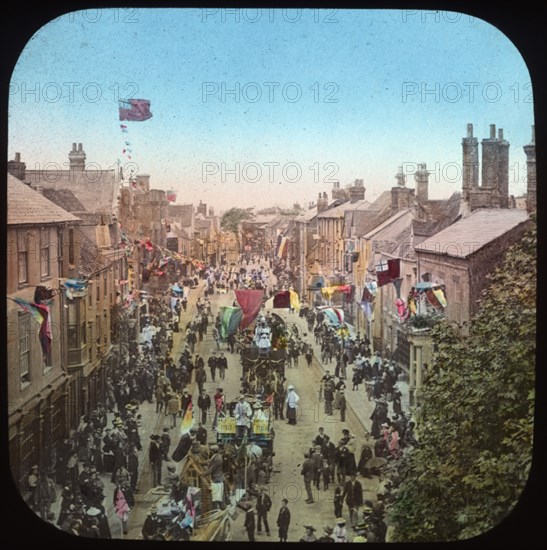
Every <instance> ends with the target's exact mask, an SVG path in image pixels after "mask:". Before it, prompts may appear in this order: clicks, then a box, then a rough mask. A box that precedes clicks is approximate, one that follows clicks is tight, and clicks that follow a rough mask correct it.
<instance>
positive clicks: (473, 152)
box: [462, 124, 479, 202]
mask: <svg viewBox="0 0 547 550" xmlns="http://www.w3.org/2000/svg"><path fill="white" fill-rule="evenodd" d="M462 149H463V177H462V195H463V197H462V198H463V201H464V202H469V194H470V192H471V191H472V190H474V189H477V188H478V187H479V142H478V140H477V138H476V137H473V124H468V125H467V137H464V138H463V139H462Z"/></svg>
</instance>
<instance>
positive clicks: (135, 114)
mask: <svg viewBox="0 0 547 550" xmlns="http://www.w3.org/2000/svg"><path fill="white" fill-rule="evenodd" d="M151 117H152V113H151V112H150V101H149V100H148V99H130V100H129V101H120V120H132V121H136V122H140V121H143V120H148V119H149V118H151Z"/></svg>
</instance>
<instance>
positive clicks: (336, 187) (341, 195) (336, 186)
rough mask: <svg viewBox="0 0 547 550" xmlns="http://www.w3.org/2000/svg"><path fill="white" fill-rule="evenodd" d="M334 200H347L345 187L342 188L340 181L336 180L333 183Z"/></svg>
mask: <svg viewBox="0 0 547 550" xmlns="http://www.w3.org/2000/svg"><path fill="white" fill-rule="evenodd" d="M331 193H332V200H333V201H335V200H337V199H341V200H346V193H345V191H344V190H343V189H340V182H339V181H335V182H334V183H333V184H332V191H331Z"/></svg>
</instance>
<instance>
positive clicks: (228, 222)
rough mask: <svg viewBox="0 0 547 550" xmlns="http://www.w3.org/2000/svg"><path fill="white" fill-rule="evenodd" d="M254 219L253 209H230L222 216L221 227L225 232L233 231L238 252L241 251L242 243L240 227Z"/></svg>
mask: <svg viewBox="0 0 547 550" xmlns="http://www.w3.org/2000/svg"><path fill="white" fill-rule="evenodd" d="M252 217H253V209H252V208H237V207H234V208H230V210H227V211H226V212H224V214H222V218H221V220H220V227H221V228H222V229H223V230H224V231H231V232H232V233H233V234H234V235H235V238H236V243H237V249H238V252H239V251H240V250H241V243H240V240H239V227H240V224H241V222H242V221H245V220H249V219H251V218H252Z"/></svg>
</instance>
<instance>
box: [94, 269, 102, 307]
mask: <svg viewBox="0 0 547 550" xmlns="http://www.w3.org/2000/svg"><path fill="white" fill-rule="evenodd" d="M95 292H96V294H95V301H96V303H97V304H98V303H99V300H100V299H101V277H100V275H97V280H96V281H95Z"/></svg>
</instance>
